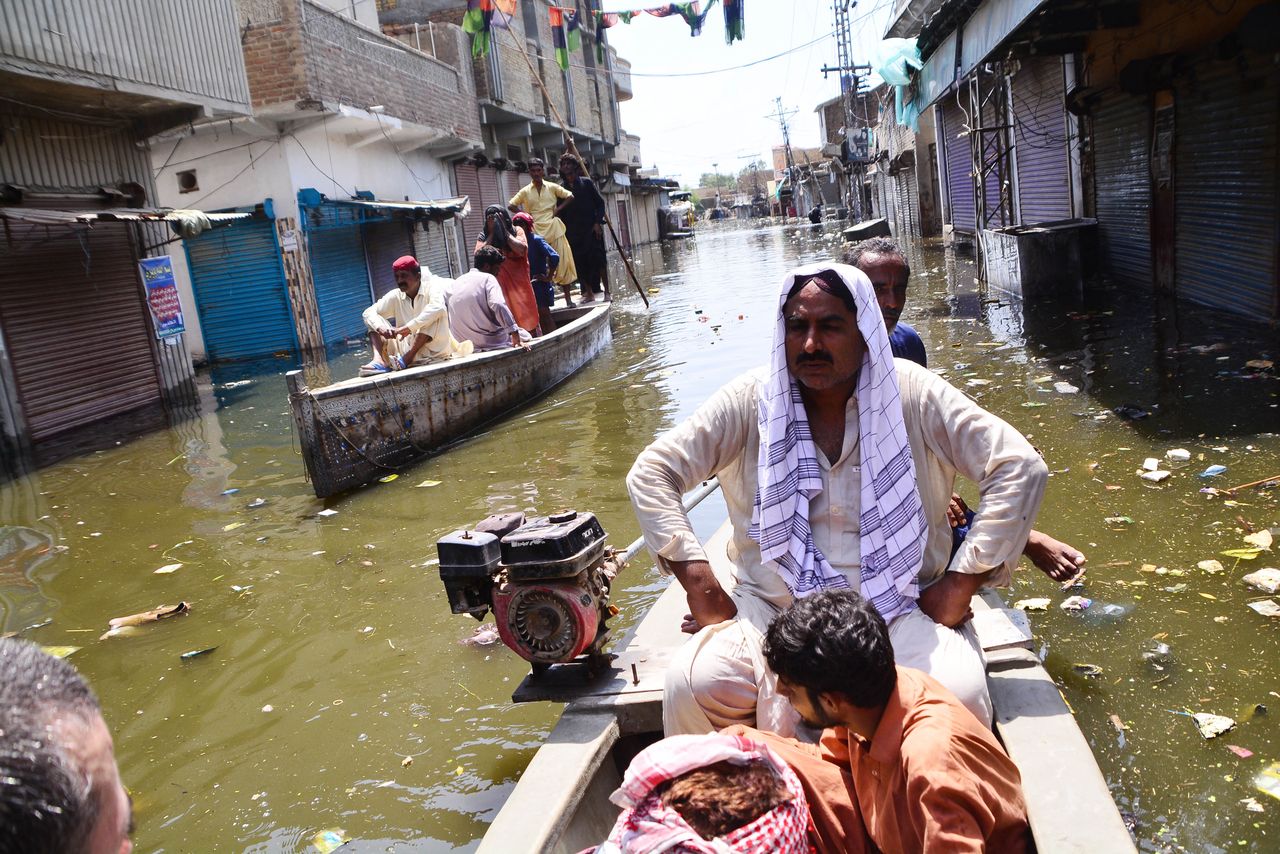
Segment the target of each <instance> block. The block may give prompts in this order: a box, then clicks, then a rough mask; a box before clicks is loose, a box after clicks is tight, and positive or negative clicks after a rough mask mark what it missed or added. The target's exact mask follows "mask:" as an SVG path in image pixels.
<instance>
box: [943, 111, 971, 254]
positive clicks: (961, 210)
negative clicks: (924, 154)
mask: <svg viewBox="0 0 1280 854" xmlns="http://www.w3.org/2000/svg"><path fill="white" fill-rule="evenodd" d="M964 97H965V96H963V95H962V94H961V93H958V92H957V93H954V94H951V95H948V96H947V97H946V98H944V99H943V100H942V101H941V102H940V106H941V114H942V131H943V149H944V154H945V155H946V158H945V159H946V169H947V175H946V181H947V199H948V200H949V202H950V205H949V208H950V213H951V227H952V228H954V229H955V230H956V231H963V232H966V233H968V234H973V229H974V222H975V221H976V219H977V217H976V214H975V213H974V207H973V175H972V172H973V155H972V154H971V153H970V151H969V134H968V133H967V130H968V124H969V123H968V120H967V119H966V118H965V114H964V112H963V111H962V110H961V109H960V106H959V104H960V102H959V101H958V100H957V99H958V98H964ZM966 100H967V99H966Z"/></svg>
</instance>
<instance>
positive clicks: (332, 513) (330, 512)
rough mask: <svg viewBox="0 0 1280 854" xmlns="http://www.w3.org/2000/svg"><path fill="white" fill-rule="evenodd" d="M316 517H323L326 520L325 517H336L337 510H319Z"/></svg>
mask: <svg viewBox="0 0 1280 854" xmlns="http://www.w3.org/2000/svg"><path fill="white" fill-rule="evenodd" d="M316 515H317V516H324V517H326V518H327V517H329V516H337V515H338V511H337V510H330V509H329V508H325V509H324V510H321V511H320V512H319V513H317V514H316Z"/></svg>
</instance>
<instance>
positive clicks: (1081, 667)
mask: <svg viewBox="0 0 1280 854" xmlns="http://www.w3.org/2000/svg"><path fill="white" fill-rule="evenodd" d="M1071 669H1072V670H1074V671H1075V672H1076V673H1079V674H1080V675H1081V676H1084V677H1085V678H1088V679H1096V678H1097V677H1099V676H1101V675H1102V668H1101V667H1099V666H1098V665H1096V664H1073V665H1071Z"/></svg>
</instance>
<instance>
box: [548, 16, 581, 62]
mask: <svg viewBox="0 0 1280 854" xmlns="http://www.w3.org/2000/svg"><path fill="white" fill-rule="evenodd" d="M551 44H552V46H553V47H554V48H555V51H556V65H558V66H560V68H561V70H563V71H568V70H569V54H570V53H571V52H573V51H576V50H580V49H581V48H582V19H581V18H580V17H579V16H578V10H576V9H569V8H564V7H561V6H552V7H551Z"/></svg>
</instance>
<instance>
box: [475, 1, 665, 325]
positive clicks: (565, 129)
mask: <svg viewBox="0 0 1280 854" xmlns="http://www.w3.org/2000/svg"><path fill="white" fill-rule="evenodd" d="M497 12H498V14H499V15H502V17H503V18H505V19H506V23H507V27H506V30H507V32H508V33H509V34H510V35H511V38H512V40H513V41H514V42H515V43H516V47H517V48H519V49H520V55H521V56H522V57H524V64H525V65H526V66H528V67H529V75H530V76H531V77H533V82H534V83H537V84H538V88H539V89H541V90H542V95H543V97H545V98H546V99H547V105H548V106H549V107H551V114H552V115H553V116H555V117H556V122H558V123H559V125H560V132H561V133H563V134H564V144H565V148H566V149H568V150H569V151H570V152H571V153H572V154H573V156H574V157H576V158H578V162H580V163H584V162H585V161H583V160H582V155H581V154H580V153H579V152H578V146H577V145H575V144H574V141H573V135H572V134H570V133H569V125H568V124H567V123H566V122H565V120H564V117H563V116H561V115H560V111H559V110H557V109H556V102H555V100H554V99H552V97H551V93H550V92H548V91H547V87H546V85H545V84H544V83H543V82H542V75H540V74H539V73H538V72H537V70H536V69H535V68H534V67H533V61H532V60H531V59H529V51H527V50H525V47H524V43H523V41H524V40H523V39H521V38H520V37H518V36H517V35H516V34H515V31H514V30H512V29H511V16H510V15H507V14H506V13H504V12H503V11H502V10H501V9H498V10H497ZM493 49H494V48H493V46H490V50H493ZM604 224H605V225H607V226H609V234H611V235H613V243H614V245H615V246H617V247H618V254H619V255H621V256H622V263H623V264H624V265H625V266H626V268H627V275H628V276H629V277H630V278H631V283H632V284H633V285H635V286H636V293H638V294H640V299H642V300H644V307H645V308H648V307H649V297H647V296H646V295H645V292H644V288H642V287H640V280H639V279H637V278H636V271H635V269H634V268H632V266H631V259H630V258H628V257H627V250H625V249H623V248H622V244H621V243H619V242H618V235H617V234H616V233H615V232H614V230H613V221H612V220H610V219H609V210H608V209H607V208H606V209H605V212H604Z"/></svg>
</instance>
